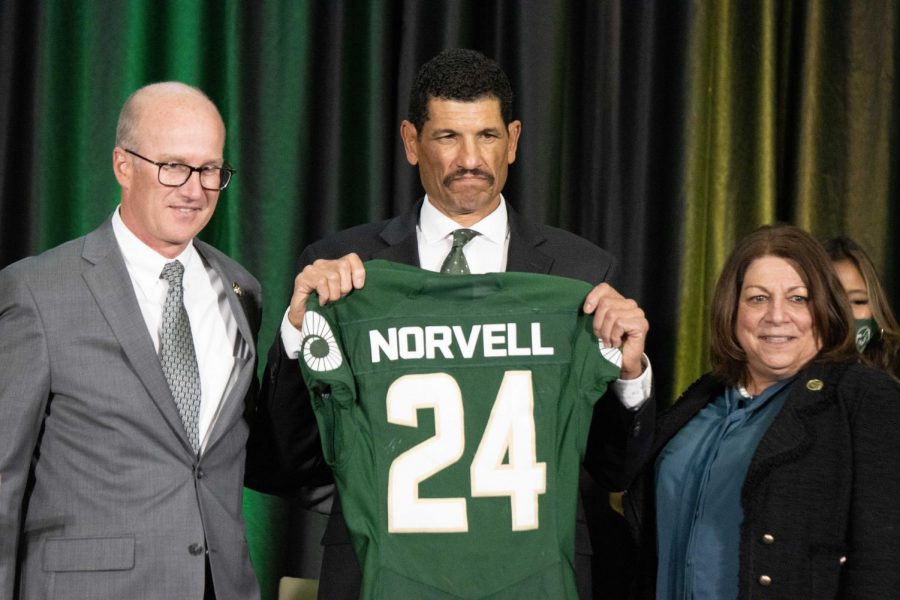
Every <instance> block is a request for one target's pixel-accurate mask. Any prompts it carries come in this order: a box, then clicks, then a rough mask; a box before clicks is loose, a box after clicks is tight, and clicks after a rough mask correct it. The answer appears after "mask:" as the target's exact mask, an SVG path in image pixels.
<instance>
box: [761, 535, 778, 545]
mask: <svg viewBox="0 0 900 600" xmlns="http://www.w3.org/2000/svg"><path fill="white" fill-rule="evenodd" d="M762 543H763V544H774V543H775V536H774V535H772V534H771V533H764V534H763V536H762Z"/></svg>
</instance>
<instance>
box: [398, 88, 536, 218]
mask: <svg viewBox="0 0 900 600" xmlns="http://www.w3.org/2000/svg"><path fill="white" fill-rule="evenodd" d="M521 127H522V126H521V123H520V122H519V121H512V122H510V123H509V125H508V126H506V125H504V124H503V117H502V116H501V114H500V101H499V100H497V99H496V98H494V97H485V98H481V99H479V100H474V101H472V102H460V101H455V100H441V99H439V98H431V99H430V100H429V101H428V120H426V121H425V124H424V125H423V126H422V131H416V128H415V126H414V125H413V124H412V123H410V122H409V121H403V124H402V125H401V126H400V135H401V137H402V138H403V146H404V149H405V150H406V158H407V160H408V161H409V163H410V164H411V165H418V167H419V178H420V179H421V180H422V186H423V187H424V188H425V192H426V193H427V194H428V199H429V200H430V201H431V203H432V204H433V205H434V206H435V208H437V209H438V210H439V211H441V212H442V213H444V214H445V215H447V216H448V217H450V218H451V219H453V220H454V221H456V222H457V223H459V224H460V225H462V226H463V227H468V226H470V225H473V224H475V223H477V222H478V221H480V220H481V219H483V218H484V217H486V216H487V215H489V214H490V213H491V212H493V210H494V209H495V208H497V206H498V205H499V203H500V192H501V191H502V190H503V186H504V184H505V183H506V175H507V170H508V167H509V165H510V164H511V163H512V162H513V161H515V159H516V148H517V146H518V142H519V134H520V132H521Z"/></svg>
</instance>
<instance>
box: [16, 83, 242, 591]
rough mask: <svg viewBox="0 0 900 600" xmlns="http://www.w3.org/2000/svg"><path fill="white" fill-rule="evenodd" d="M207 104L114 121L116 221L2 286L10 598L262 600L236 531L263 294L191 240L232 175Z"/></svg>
mask: <svg viewBox="0 0 900 600" xmlns="http://www.w3.org/2000/svg"><path fill="white" fill-rule="evenodd" d="M224 144H225V126H224V123H223V122H222V118H221V116H220V115H219V112H218V110H217V109H216V107H215V105H213V103H212V102H211V101H210V100H209V99H208V98H207V97H206V96H205V95H204V94H203V93H202V92H200V91H199V90H197V89H195V88H192V87H190V86H187V85H184V84H181V83H175V82H168V83H158V84H152V85H149V86H146V87H144V88H141V89H140V90H138V91H137V92H135V93H134V94H132V96H131V97H130V98H129V99H128V101H127V102H126V103H125V106H124V107H123V109H122V113H121V115H120V117H119V124H118V128H117V131H116V147H115V149H114V150H113V154H112V159H113V160H112V166H113V171H114V173H115V176H116V179H117V180H118V182H119V184H120V185H121V188H122V195H121V204H120V205H119V207H118V208H117V209H116V211H115V212H114V214H113V215H112V216H111V218H110V219H108V220H107V221H106V222H105V223H104V224H103V225H101V226H100V227H99V228H98V229H96V230H95V231H93V232H91V233H89V234H88V235H87V236H85V237H83V238H79V239H76V240H73V241H70V242H68V243H65V244H63V245H61V246H59V247H57V248H54V249H52V250H49V251H47V252H45V253H44V254H41V255H40V256H36V257H31V258H27V259H25V260H22V261H20V262H18V263H15V264H13V265H11V266H9V267H8V268H6V269H4V270H3V271H0V598H22V599H35V600H38V599H39V600H47V599H51V598H65V599H67V600H76V599H91V600H96V599H100V598H110V599H121V598H141V599H153V598H159V599H161V600H162V599H165V600H172V599H181V598H183V599H191V600H200V599H202V598H219V599H226V598H233V599H247V598H251V599H252V598H258V597H259V589H258V585H257V582H256V578H255V575H254V573H253V570H252V568H251V565H250V560H249V555H248V553H247V546H246V541H245V537H244V522H243V518H242V515H241V496H242V481H243V474H244V454H245V443H246V439H247V433H248V427H247V424H246V422H245V420H244V412H245V407H246V401H245V398H247V397H248V395H249V394H251V393H255V390H256V387H257V382H256V377H255V371H256V351H255V347H256V335H257V332H258V329H259V319H260V289H259V283H258V282H257V281H256V279H254V278H253V276H252V275H250V273H248V272H247V271H245V270H244V269H243V268H242V267H241V266H240V265H238V264H237V263H236V262H234V261H233V260H231V259H229V258H228V257H227V256H225V255H224V254H222V253H221V252H219V251H218V250H216V249H215V248H212V247H211V246H209V245H207V244H205V243H203V242H201V241H199V240H196V239H194V237H195V236H196V235H197V234H198V233H199V232H200V230H202V229H203V227H204V226H205V225H206V224H207V223H208V222H209V219H210V217H212V215H213V211H214V210H215V207H216V202H217V201H218V197H219V193H220V191H221V190H222V189H224V188H225V186H226V185H227V184H228V181H229V180H230V178H231V175H232V173H233V171H232V170H231V169H230V168H229V167H228V166H227V165H226V164H225V163H224V162H223V158H222V153H223V149H224Z"/></svg>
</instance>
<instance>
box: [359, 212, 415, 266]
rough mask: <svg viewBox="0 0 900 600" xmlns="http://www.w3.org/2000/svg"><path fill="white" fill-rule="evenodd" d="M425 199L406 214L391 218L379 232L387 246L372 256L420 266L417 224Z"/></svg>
mask: <svg viewBox="0 0 900 600" xmlns="http://www.w3.org/2000/svg"><path fill="white" fill-rule="evenodd" d="M422 202H423V200H419V201H418V202H417V203H416V205H415V206H414V207H413V209H412V210H411V211H409V212H407V213H406V214H403V215H401V216H399V217H396V218H394V219H391V220H389V221H388V222H387V225H385V226H384V229H382V230H381V233H380V234H379V235H380V236H381V239H382V240H383V241H384V243H385V244H387V246H386V247H385V248H382V249H381V250H376V251H375V252H373V253H372V258H380V259H384V260H391V261H394V262H398V263H403V264H406V265H412V266H414V267H418V266H419V242H418V239H417V237H416V225H417V224H418V222H419V210H420V209H421V208H422Z"/></svg>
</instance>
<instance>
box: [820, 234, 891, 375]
mask: <svg viewBox="0 0 900 600" xmlns="http://www.w3.org/2000/svg"><path fill="white" fill-rule="evenodd" d="M824 245H825V250H826V251H827V252H828V255H829V256H830V257H831V261H832V263H833V264H834V269H835V271H837V274H838V278H839V279H840V280H841V285H843V287H844V290H845V291H846V292H847V296H848V297H849V298H850V305H851V307H852V308H853V318H854V319H855V320H856V347H857V349H858V350H859V351H860V352H861V353H862V355H863V357H864V358H865V359H866V360H867V361H868V362H869V363H871V364H872V365H873V366H875V367H878V368H880V369H883V370H885V371H887V372H888V373H890V374H891V375H893V376H894V377H900V326H898V324H897V319H896V317H894V313H893V311H892V310H891V306H890V303H889V302H888V299H887V295H886V294H885V292H884V288H883V287H882V286H881V282H880V281H879V279H878V274H877V273H876V272H875V265H874V264H873V263H872V260H871V259H870V258H869V256H868V255H867V254H866V253H865V251H864V250H863V249H862V248H861V247H860V245H859V244H857V243H856V242H854V241H853V240H852V239H850V238H848V237H836V238H832V239H830V240H826V241H825V242H824Z"/></svg>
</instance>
